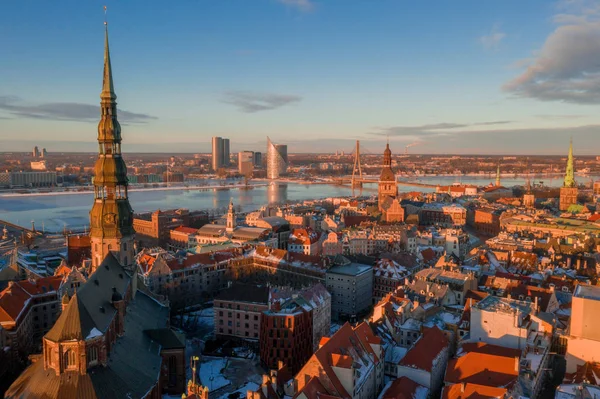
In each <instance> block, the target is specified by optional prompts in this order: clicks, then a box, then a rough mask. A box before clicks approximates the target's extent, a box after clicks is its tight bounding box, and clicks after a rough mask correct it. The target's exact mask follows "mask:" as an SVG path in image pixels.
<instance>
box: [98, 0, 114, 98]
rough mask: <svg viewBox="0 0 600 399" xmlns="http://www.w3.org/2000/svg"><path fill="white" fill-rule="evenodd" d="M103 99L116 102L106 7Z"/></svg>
mask: <svg viewBox="0 0 600 399" xmlns="http://www.w3.org/2000/svg"><path fill="white" fill-rule="evenodd" d="M100 98H102V99H110V100H116V99H117V95H116V94H115V88H114V85H113V78H112V67H111V65H110V50H109V48H108V22H107V21H106V6H104V75H103V79H102V93H101V94H100Z"/></svg>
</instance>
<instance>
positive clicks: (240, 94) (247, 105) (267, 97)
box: [222, 91, 302, 113]
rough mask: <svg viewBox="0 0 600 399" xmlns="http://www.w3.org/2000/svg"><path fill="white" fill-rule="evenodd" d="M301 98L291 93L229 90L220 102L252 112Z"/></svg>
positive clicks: (280, 105) (295, 101)
mask: <svg viewBox="0 0 600 399" xmlns="http://www.w3.org/2000/svg"><path fill="white" fill-rule="evenodd" d="M301 100H302V97H300V96H296V95H292V94H275V93H255V92H248V91H230V92H227V93H225V98H224V99H223V100H222V102H224V103H226V104H231V105H235V106H236V107H237V108H238V109H239V110H240V111H242V112H247V113H253V112H259V111H268V110H272V109H276V108H280V107H283V106H284V105H288V104H293V103H297V102H300V101H301Z"/></svg>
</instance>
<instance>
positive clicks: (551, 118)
mask: <svg viewBox="0 0 600 399" xmlns="http://www.w3.org/2000/svg"><path fill="white" fill-rule="evenodd" d="M536 116H537V117H538V118H540V119H549V120H563V119H579V118H585V117H586V116H587V115H536Z"/></svg>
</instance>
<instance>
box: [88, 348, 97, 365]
mask: <svg viewBox="0 0 600 399" xmlns="http://www.w3.org/2000/svg"><path fill="white" fill-rule="evenodd" d="M87 361H88V367H91V366H95V365H96V364H98V347H96V346H89V347H88V348H87Z"/></svg>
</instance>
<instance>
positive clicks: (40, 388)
mask: <svg viewBox="0 0 600 399" xmlns="http://www.w3.org/2000/svg"><path fill="white" fill-rule="evenodd" d="M107 265H108V268H106V267H105V266H107ZM121 275H122V276H123V277H121ZM94 279H97V280H98V283H99V284H96V283H94ZM128 284H129V277H128V276H127V273H126V272H125V270H124V269H123V267H122V266H121V265H119V263H118V262H117V261H116V259H115V258H114V257H113V256H112V255H109V256H107V258H106V259H105V260H104V262H102V264H101V266H100V267H99V268H98V270H97V271H96V272H95V273H94V274H93V275H92V276H91V277H90V279H88V281H87V282H86V283H85V284H84V285H83V286H82V287H81V288H80V289H79V291H78V292H77V294H76V295H74V296H73V298H72V299H71V301H70V302H69V305H68V306H67V308H66V309H65V311H64V312H63V313H62V314H61V316H60V317H59V319H58V321H57V323H56V324H55V326H54V327H53V328H52V330H51V331H50V332H49V333H48V334H47V335H46V338H48V339H60V340H63V339H85V337H87V336H88V334H89V333H90V332H91V331H92V329H93V328H97V329H98V330H99V331H101V332H105V331H106V329H105V328H103V329H102V327H103V326H105V323H106V322H107V320H109V319H108V317H109V316H110V313H111V312H110V311H109V310H110V309H114V307H112V304H110V303H109V302H108V301H109V300H110V298H111V297H112V295H113V289H112V288H113V287H115V288H116V290H117V291H118V292H119V293H122V295H123V296H124V297H125V291H126V289H127V286H128ZM107 303H109V304H110V307H109V306H108V305H107ZM99 304H104V305H105V306H106V310H105V312H101V311H98V310H97V308H96V307H97V306H98V305H99ZM110 320H112V319H110ZM168 321H169V309H168V308H167V307H165V306H163V305H161V304H160V303H158V302H157V301H155V300H154V299H152V298H151V297H149V296H148V295H146V294H144V293H143V292H141V291H139V290H138V291H137V294H136V295H135V298H132V299H131V300H130V301H129V304H128V306H127V311H126V313H125V324H124V331H125V334H124V335H123V336H121V337H118V338H117V340H116V342H115V343H114V345H113V346H112V348H111V352H110V355H109V358H108V362H107V364H106V367H104V366H96V367H92V368H90V369H88V370H87V372H86V374H80V373H79V372H76V371H68V372H64V373H62V374H59V375H57V374H56V372H55V371H54V370H52V369H48V370H44V361H43V360H42V359H39V360H38V361H37V362H35V363H33V364H32V365H31V366H29V367H28V368H27V369H25V371H24V372H23V373H22V374H21V375H20V376H19V378H17V380H16V381H15V382H14V383H13V384H12V385H11V386H10V388H9V389H8V391H6V394H5V398H11V399H16V398H19V399H24V398H44V399H54V398H56V399H59V398H60V399H63V398H69V399H70V398H77V399H109V398H128V397H130V398H142V397H145V396H146V395H147V394H148V392H149V391H150V390H151V389H153V387H154V386H156V384H157V383H158V380H159V376H160V366H161V363H162V359H161V356H160V351H161V347H162V346H161V345H163V344H164V345H174V344H175V343H174V341H172V339H174V338H175V337H176V335H175V336H171V335H170V334H169V333H168V332H167V331H165V330H166V329H168ZM149 332H150V333H149ZM153 337H154V338H156V340H155V339H153ZM165 349H167V348H166V347H165Z"/></svg>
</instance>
